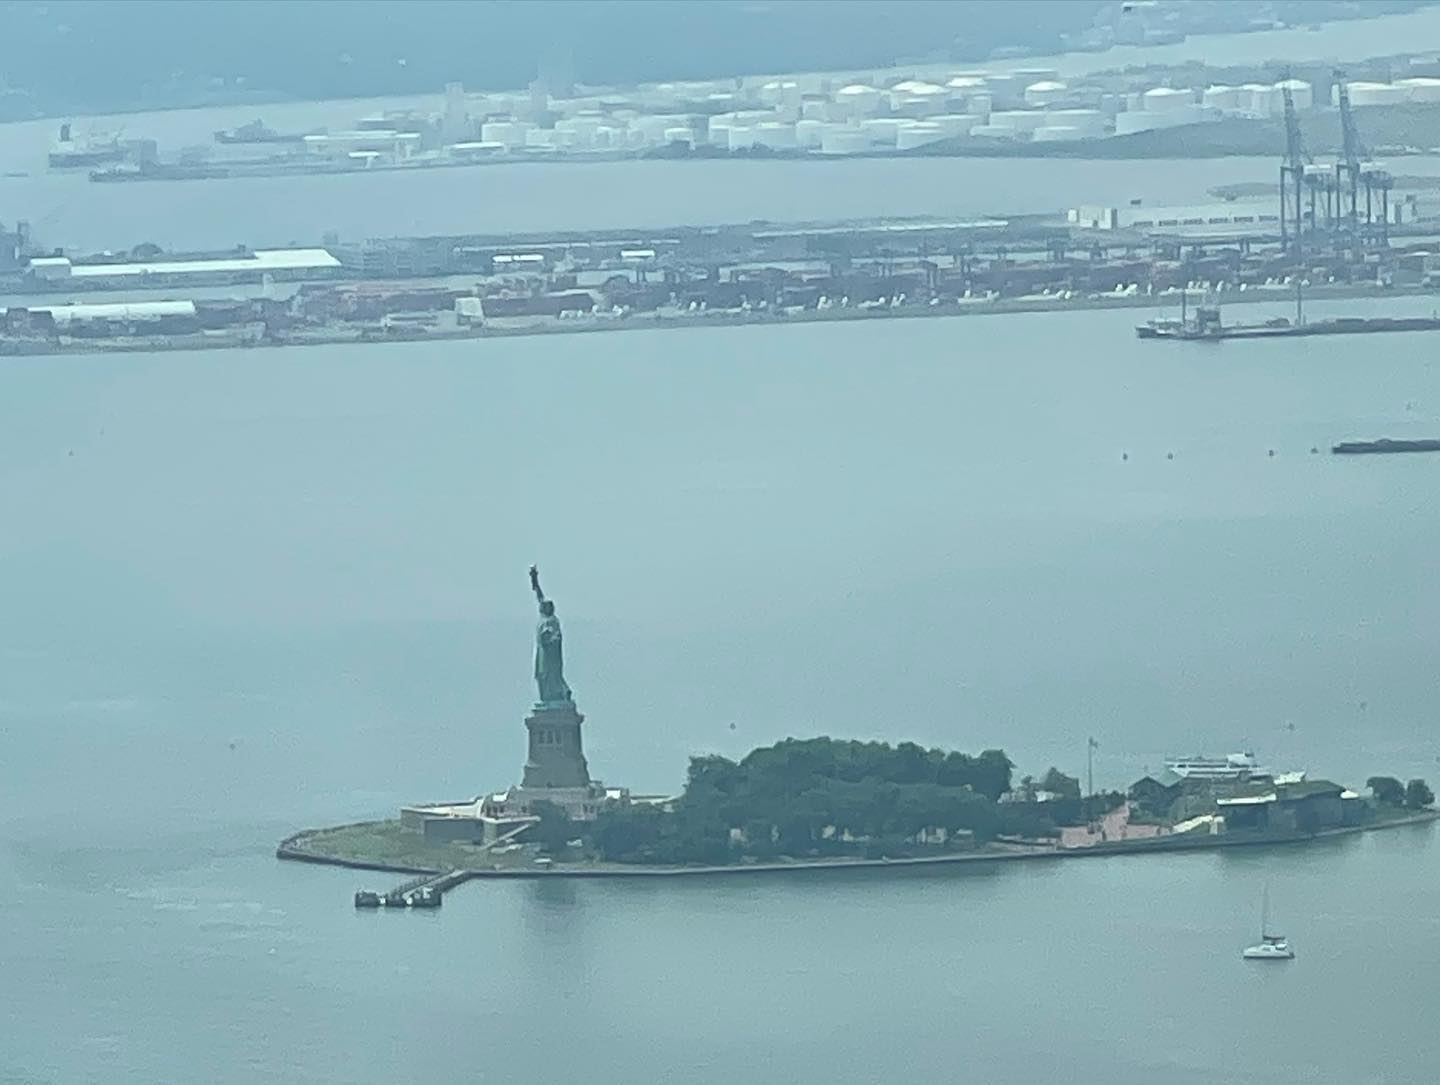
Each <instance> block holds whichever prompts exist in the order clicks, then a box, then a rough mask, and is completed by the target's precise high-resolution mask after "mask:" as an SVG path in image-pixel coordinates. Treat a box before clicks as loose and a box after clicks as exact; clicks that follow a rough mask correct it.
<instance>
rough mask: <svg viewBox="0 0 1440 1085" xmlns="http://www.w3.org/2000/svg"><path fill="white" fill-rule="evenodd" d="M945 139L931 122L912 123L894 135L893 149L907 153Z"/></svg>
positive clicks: (943, 134)
mask: <svg viewBox="0 0 1440 1085" xmlns="http://www.w3.org/2000/svg"><path fill="white" fill-rule="evenodd" d="M944 138H945V132H944V130H943V129H942V128H941V127H940V126H939V125H938V124H935V123H933V122H932V121H912V122H911V123H909V124H907V125H905V126H904V127H903V128H901V129H900V130H899V131H898V132H896V133H895V149H896V150H899V151H909V150H913V149H914V148H916V147H923V146H925V144H927V143H936V142H938V141H940V140H942V139H944Z"/></svg>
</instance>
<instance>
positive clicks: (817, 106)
mask: <svg viewBox="0 0 1440 1085" xmlns="http://www.w3.org/2000/svg"><path fill="white" fill-rule="evenodd" d="M800 116H801V118H802V119H803V120H807V121H828V120H830V103H829V102H827V101H825V100H824V99H823V98H807V99H806V100H805V101H803V102H801V103H800Z"/></svg>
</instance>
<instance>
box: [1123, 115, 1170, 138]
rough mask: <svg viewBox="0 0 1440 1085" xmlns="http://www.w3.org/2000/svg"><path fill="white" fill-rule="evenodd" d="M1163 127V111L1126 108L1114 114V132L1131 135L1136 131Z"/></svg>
mask: <svg viewBox="0 0 1440 1085" xmlns="http://www.w3.org/2000/svg"><path fill="white" fill-rule="evenodd" d="M1163 127H1165V115H1164V114H1163V113H1147V112H1146V111H1145V110H1143V109H1128V110H1126V111H1125V112H1124V113H1117V114H1115V134H1116V135H1117V136H1133V135H1134V134H1135V133H1136V132H1148V131H1150V129H1152V128H1163Z"/></svg>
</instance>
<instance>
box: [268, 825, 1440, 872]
mask: <svg viewBox="0 0 1440 1085" xmlns="http://www.w3.org/2000/svg"><path fill="white" fill-rule="evenodd" d="M1437 819H1440V810H1435V809H1429V810H1421V811H1416V812H1413V813H1410V814H1407V815H1405V816H1403V817H1397V818H1387V819H1385V820H1382V821H1374V822H1369V823H1367V824H1363V825H1343V826H1337V827H1334V828H1330V829H1321V830H1319V831H1318V832H1314V833H1287V834H1283V835H1275V834H1264V835H1258V836H1255V835H1247V834H1243V833H1231V834H1224V833H1220V834H1213V835H1212V834H1205V835H1203V836H1174V837H1169V838H1167V837H1157V838H1152V839H1151V840H1146V841H1131V842H1115V843H1109V844H1095V845H1092V846H1090V847H1083V848H1059V847H1056V848H1035V849H1033V850H1028V851H1018V850H1017V851H995V852H957V853H951V854H946V855H926V856H912V857H903V858H894V859H813V860H812V859H796V860H792V861H789V862H783V863H775V862H769V863H744V864H741V863H736V864H726V865H719V866H713V865H712V866H654V865H641V864H636V865H634V866H626V865H623V864H609V865H606V866H587V867H579V866H565V865H563V864H557V865H555V866H551V867H533V866H526V867H515V868H501V869H492V868H466V870H465V873H466V875H467V878H466V880H495V879H517V878H521V879H534V878H677V877H679V878H685V877H719V876H724V875H734V874H740V875H757V874H785V873H802V872H803V873H813V872H815V871H839V870H866V871H872V870H896V869H901V870H904V869H914V868H924V867H937V866H958V865H963V864H966V863H970V864H987V863H998V862H1018V861H1036V860H1046V859H1093V858H1102V857H1115V856H1138V855H1149V854H1157V853H1163V854H1171V853H1175V852H1193V851H1218V850H1222V849H1226V848H1262V847H1283V846H1293V845H1297V844H1310V843H1315V842H1317V841H1320V840H1329V839H1333V838H1337V837H1343V836H1356V835H1359V834H1362V833H1370V832H1378V831H1380V830H1382V829H1396V828H1401V827H1404V826H1407V825H1423V824H1428V823H1431V822H1434V821H1435V820H1437ZM371 824H377V823H376V822H355V823H353V825H371ZM349 827H351V826H332V827H330V828H329V829H303V830H301V831H300V832H297V833H294V834H292V835H291V836H288V837H286V838H285V839H284V840H283V841H281V842H280V844H279V846H278V847H277V848H276V850H275V857H276V858H277V859H283V860H288V861H292V862H301V863H313V864H318V865H322V866H336V867H344V868H346V869H350V870H370V871H379V872H382V873H388V874H404V875H411V876H417V875H427V874H428V875H436V876H438V875H441V874H448V873H451V871H449V870H442V869H438V868H434V867H421V866H414V865H410V864H404V863H385V862H379V861H369V860H364V859H351V858H347V857H343V856H330V855H324V854H321V853H318V852H314V851H308V850H306V849H305V848H304V847H303V846H302V842H303V841H304V840H305V839H306V838H308V837H313V836H315V835H316V834H318V833H322V832H327V831H333V830H334V829H339V828H349Z"/></svg>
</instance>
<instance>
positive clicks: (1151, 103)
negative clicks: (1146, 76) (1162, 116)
mask: <svg viewBox="0 0 1440 1085" xmlns="http://www.w3.org/2000/svg"><path fill="white" fill-rule="evenodd" d="M1140 101H1141V103H1142V105H1143V106H1144V108H1145V112H1147V113H1164V112H1165V111H1166V110H1169V109H1179V108H1181V107H1182V106H1187V105H1190V104H1192V103H1193V102H1194V101H1195V96H1194V94H1192V93H1191V92H1190V91H1188V90H1177V89H1176V88H1174V87H1152V88H1151V89H1150V90H1147V91H1146V92H1145V93H1144V94H1142V95H1141V96H1140Z"/></svg>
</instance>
